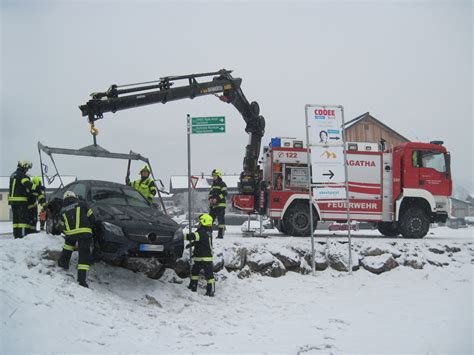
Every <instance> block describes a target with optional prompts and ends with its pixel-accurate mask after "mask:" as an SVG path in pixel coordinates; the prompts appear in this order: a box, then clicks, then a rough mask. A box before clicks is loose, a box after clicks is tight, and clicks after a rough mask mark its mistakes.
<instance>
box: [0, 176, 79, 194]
mask: <svg viewBox="0 0 474 355" xmlns="http://www.w3.org/2000/svg"><path fill="white" fill-rule="evenodd" d="M61 179H62V180H63V183H64V185H67V184H69V183H71V182H74V181H76V180H77V177H76V176H73V175H61ZM45 180H46V181H45V187H46V191H48V190H56V189H58V188H59V187H60V186H61V181H60V180H59V178H58V177H56V178H55V179H54V180H53V181H52V182H51V183H49V182H48V179H45ZM9 185H10V177H9V176H0V190H7V191H8V188H9Z"/></svg>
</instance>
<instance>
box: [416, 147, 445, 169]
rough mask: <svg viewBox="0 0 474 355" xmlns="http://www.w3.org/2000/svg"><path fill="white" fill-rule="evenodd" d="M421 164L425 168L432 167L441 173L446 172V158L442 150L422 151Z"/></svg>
mask: <svg viewBox="0 0 474 355" xmlns="http://www.w3.org/2000/svg"><path fill="white" fill-rule="evenodd" d="M420 154H421V166H422V167H423V168H432V169H435V170H436V171H439V172H441V173H445V172H446V159H445V157H444V154H443V153H441V152H434V151H420Z"/></svg>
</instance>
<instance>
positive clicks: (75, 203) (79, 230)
mask: <svg viewBox="0 0 474 355" xmlns="http://www.w3.org/2000/svg"><path fill="white" fill-rule="evenodd" d="M61 217H62V219H63V222H64V234H66V235H75V234H88V235H89V236H92V227H93V226H94V222H95V218H94V213H93V212H92V209H90V208H87V206H86V203H85V202H83V201H79V200H77V199H75V198H68V199H66V200H64V205H63V208H61ZM86 236H87V235H86Z"/></svg>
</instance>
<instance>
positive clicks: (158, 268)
mask: <svg viewBox="0 0 474 355" xmlns="http://www.w3.org/2000/svg"><path fill="white" fill-rule="evenodd" d="M123 266H124V267H125V268H127V269H129V270H132V271H135V272H143V273H144V274H145V275H146V276H148V277H149V278H151V279H155V280H156V279H159V278H160V277H161V276H163V273H164V272H165V270H166V268H165V266H164V265H163V264H161V263H160V262H159V261H158V260H156V259H144V258H127V259H125V261H124V264H123Z"/></svg>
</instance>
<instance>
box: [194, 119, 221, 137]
mask: <svg viewBox="0 0 474 355" xmlns="http://www.w3.org/2000/svg"><path fill="white" fill-rule="evenodd" d="M191 129H192V132H191V133H192V134H203V133H225V117H224V116H212V117H193V118H192V119H191Z"/></svg>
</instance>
